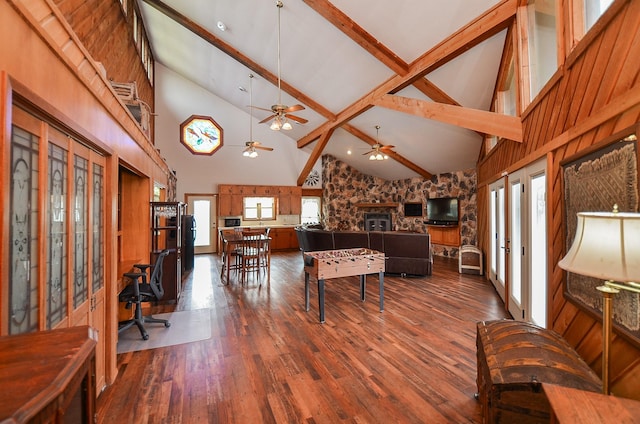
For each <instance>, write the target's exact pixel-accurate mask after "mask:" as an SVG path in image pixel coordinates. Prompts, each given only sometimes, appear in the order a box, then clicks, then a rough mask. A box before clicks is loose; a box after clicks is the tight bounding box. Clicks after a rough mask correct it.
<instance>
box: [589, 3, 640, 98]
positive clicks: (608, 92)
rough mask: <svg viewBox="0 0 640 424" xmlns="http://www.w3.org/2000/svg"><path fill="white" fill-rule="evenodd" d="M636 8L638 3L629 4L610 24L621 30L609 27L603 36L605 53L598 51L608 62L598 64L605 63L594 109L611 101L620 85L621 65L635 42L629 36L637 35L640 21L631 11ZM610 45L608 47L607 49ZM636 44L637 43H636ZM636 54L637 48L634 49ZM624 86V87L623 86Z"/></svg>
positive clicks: (636, 67) (638, 15)
mask: <svg viewBox="0 0 640 424" xmlns="http://www.w3.org/2000/svg"><path fill="white" fill-rule="evenodd" d="M633 8H636V9H639V10H640V4H638V2H637V1H636V2H631V3H630V4H629V8H628V9H627V11H626V13H621V14H620V15H618V16H617V17H616V18H615V19H614V20H613V21H612V23H611V25H612V26H619V27H618V28H620V29H621V30H613V29H612V28H611V27H609V29H607V31H606V32H605V35H604V37H605V38H604V40H603V47H604V46H606V50H605V51H602V50H601V51H600V52H599V54H601V55H605V54H607V56H608V60H606V61H605V60H600V61H599V62H604V63H605V65H606V66H605V68H604V76H605V77H603V78H602V79H601V80H600V81H601V83H600V87H599V90H598V93H597V95H596V97H595V99H594V101H593V107H594V109H599V108H601V107H603V106H604V105H606V104H608V103H609V102H610V101H611V96H612V94H613V93H614V92H615V91H614V90H615V87H616V86H617V85H618V84H619V83H620V80H619V79H620V75H621V74H622V69H623V65H624V63H625V62H626V60H627V57H629V53H630V50H631V46H632V45H633V42H634V41H636V40H635V37H634V36H631V34H637V28H638V21H639V20H640V13H638V12H637V11H636V12H635V13H633V11H632V10H631V9H633ZM609 43H610V47H609ZM636 44H637V41H636ZM636 52H637V47H636ZM635 58H636V61H635V62H634V63H635V66H633V68H635V69H634V71H635V72H637V69H638V66H637V63H638V62H637V56H636V57H635ZM623 86H624V85H623Z"/></svg>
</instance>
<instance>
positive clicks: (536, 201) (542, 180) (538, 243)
mask: <svg viewBox="0 0 640 424" xmlns="http://www.w3.org/2000/svg"><path fill="white" fill-rule="evenodd" d="M506 210H507V213H508V219H507V222H508V225H507V233H506V236H505V238H506V240H508V242H506V243H505V245H506V246H509V249H505V250H506V252H505V253H507V255H506V261H507V265H508V266H507V269H508V273H507V279H506V288H507V289H506V291H507V293H508V301H507V304H508V308H509V313H510V314H511V316H513V318H514V319H516V320H523V321H530V322H534V323H535V324H538V325H540V326H543V327H544V326H545V325H546V311H547V291H546V287H547V266H546V263H547V261H546V254H547V249H546V228H547V227H546V164H545V161H544V160H542V161H539V162H537V163H535V164H533V165H530V166H528V167H526V168H523V169H520V170H518V171H516V172H513V173H511V174H509V177H508V196H507V204H506Z"/></svg>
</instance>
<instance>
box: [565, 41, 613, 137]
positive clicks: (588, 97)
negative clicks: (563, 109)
mask: <svg viewBox="0 0 640 424" xmlns="http://www.w3.org/2000/svg"><path fill="white" fill-rule="evenodd" d="M617 32H618V31H611V30H607V31H604V32H603V34H602V36H601V38H602V41H601V43H600V48H599V49H598V53H597V56H596V57H595V58H594V61H593V62H589V63H585V66H586V67H587V68H591V76H590V78H589V82H588V83H587V84H586V85H585V87H586V91H585V93H584V96H583V101H582V107H581V108H580V111H579V113H578V116H577V121H578V122H579V121H582V120H583V119H586V118H587V117H588V116H589V115H591V114H592V113H593V112H594V111H596V110H598V109H599V108H600V107H602V106H603V105H604V104H605V103H604V100H601V101H600V102H599V104H597V103H596V102H595V100H596V97H597V96H598V92H599V91H600V89H601V86H602V84H603V79H606V77H607V72H606V69H607V62H608V61H609V59H608V58H609V57H610V56H611V52H612V51H613V50H614V47H615V42H616V39H617ZM607 96H608V93H607ZM605 98H606V97H605ZM569 124H570V125H574V124H575V123H573V122H571V123H569Z"/></svg>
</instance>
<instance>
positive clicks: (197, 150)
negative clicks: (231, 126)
mask: <svg viewBox="0 0 640 424" xmlns="http://www.w3.org/2000/svg"><path fill="white" fill-rule="evenodd" d="M180 143H182V144H184V146H185V147H186V148H187V149H189V151H190V152H191V153H193V154H194V155H212V154H214V153H215V152H216V151H217V150H218V149H219V148H220V147H222V144H223V143H222V127H221V126H220V125H218V123H217V122H216V121H214V120H213V118H211V117H210V116H201V115H191V116H190V117H189V119H187V120H186V121H184V122H183V123H182V124H180Z"/></svg>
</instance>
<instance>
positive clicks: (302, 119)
mask: <svg viewBox="0 0 640 424" xmlns="http://www.w3.org/2000/svg"><path fill="white" fill-rule="evenodd" d="M285 116H286V117H287V118H289V119H291V120H292V121H296V122H297V123H299V124H306V123H307V122H309V121H308V120H307V119H304V118H300V117H299V116H295V115H289V114H286V115H285Z"/></svg>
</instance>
